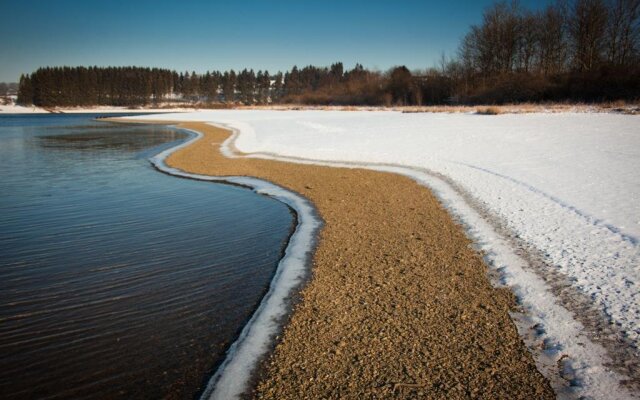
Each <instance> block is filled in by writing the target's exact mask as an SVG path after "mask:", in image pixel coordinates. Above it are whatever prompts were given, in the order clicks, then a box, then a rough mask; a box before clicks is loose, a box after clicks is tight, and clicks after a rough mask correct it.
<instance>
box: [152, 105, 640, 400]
mask: <svg viewBox="0 0 640 400" xmlns="http://www.w3.org/2000/svg"><path fill="white" fill-rule="evenodd" d="M146 118H150V119H160V118H161V119H166V120H174V121H175V120H184V121H203V122H210V123H214V124H222V125H225V126H228V127H231V128H234V129H236V130H237V131H238V132H239V134H237V135H236V136H237V137H235V142H234V145H235V146H236V147H237V148H238V149H239V150H240V151H242V152H245V153H249V155H250V156H252V157H265V158H278V159H288V160H290V161H294V162H312V163H324V164H330V165H342V166H351V167H356V166H357V167H366V168H372V169H379V170H384V171H391V172H396V173H399V174H403V175H409V176H411V177H413V178H414V179H416V180H417V181H419V182H421V183H422V184H425V185H427V186H429V187H430V188H432V189H433V190H434V192H435V193H436V195H438V196H439V198H440V199H441V200H442V202H443V203H444V204H445V206H447V207H448V208H449V209H450V210H451V211H452V212H453V213H454V214H455V215H456V216H458V217H459V218H460V219H461V220H462V221H463V222H464V223H465V224H466V225H467V226H468V228H469V234H470V235H471V236H472V237H473V238H474V239H475V242H476V243H477V244H478V245H479V246H480V247H481V249H482V250H484V251H485V252H486V253H487V258H488V260H489V262H490V264H491V266H492V268H494V269H495V270H498V271H500V273H501V275H502V277H503V280H504V283H506V284H508V285H509V286H511V287H512V288H513V289H514V291H515V293H516V294H517V295H518V297H519V299H520V301H521V302H522V305H523V307H524V308H525V309H526V311H527V313H528V315H529V316H530V318H531V319H532V321H533V322H535V324H536V326H538V328H537V329H538V330H539V331H540V332H541V333H540V335H541V338H542V339H543V340H544V343H545V347H546V348H547V350H545V351H546V352H547V353H551V355H552V356H553V357H555V359H556V360H557V361H558V364H559V365H560V364H563V365H564V364H567V365H570V369H572V370H573V371H572V372H571V374H570V375H574V376H572V377H570V378H567V380H569V381H570V383H571V385H572V386H571V388H570V391H572V392H574V393H575V394H576V395H578V396H586V397H591V398H631V397H636V396H637V393H633V392H632V391H631V390H629V389H628V388H627V387H625V386H624V384H623V383H621V381H624V380H626V379H627V377H626V376H625V374H624V371H623V372H620V370H621V369H620V368H618V369H617V370H616V369H613V368H612V367H611V364H615V363H612V360H611V355H612V352H611V350H612V348H611V346H610V347H608V348H606V349H605V348H604V347H603V346H602V345H601V341H602V340H601V339H602V337H598V335H597V334H593V333H592V332H590V331H589V329H588V328H587V327H585V326H584V325H583V324H582V322H581V321H584V318H582V317H583V316H582V315H580V314H581V310H580V308H578V307H574V308H572V305H571V301H569V302H567V301H566V299H565V300H563V301H564V302H563V301H561V300H560V298H559V297H558V294H557V291H554V290H553V287H552V286H553V282H552V279H551V278H553V277H557V276H562V277H564V278H566V279H565V281H566V282H564V283H563V284H564V285H566V286H567V287H568V288H569V289H570V290H573V291H575V292H576V293H577V294H578V295H579V296H580V297H584V298H585V299H587V300H588V301H589V302H592V303H593V307H594V308H596V309H597V310H600V311H601V312H602V313H603V314H604V315H606V318H608V321H605V325H606V324H610V325H611V329H612V330H619V331H620V332H622V335H623V336H624V338H623V339H624V340H623V341H621V342H620V343H616V344H614V346H618V347H620V348H622V350H624V351H626V352H627V354H625V356H626V357H627V360H626V361H631V362H636V361H637V360H638V347H639V344H640V290H639V289H640V286H639V285H640V244H639V238H640V202H638V200H637V199H639V198H640V180H638V175H637V174H638V171H640V120H638V117H635V116H625V115H612V114H526V115H501V116H478V115H461V114H401V113H395V112H322V111H292V112H283V111H208V112H199V113H189V114H180V115H162V116H149V117H146ZM226 148H227V150H226V151H227V152H228V153H231V150H232V149H231V147H230V145H227V146H226ZM304 160H307V161H304ZM505 232H508V233H510V234H509V235H506V234H505ZM508 236H511V237H508ZM518 243H521V244H523V246H524V247H523V248H519V247H518V246H517V244H518ZM523 253H526V254H524V255H523ZM536 257H537V258H538V259H539V261H540V262H539V263H538V264H540V265H538V266H537V267H535V268H534V267H533V266H532V262H531V259H533V258H536ZM581 318H582V319H581ZM565 355H566V356H567V357H564V356H565ZM616 361H617V362H618V364H623V363H620V360H616ZM623 361H625V360H623ZM618 366H619V367H624V365H618ZM631 368H633V367H631ZM622 369H624V368H622ZM631 372H633V371H632V370H631ZM636 373H637V371H636ZM633 379H636V380H637V376H634V377H632V379H631V380H633ZM636 383H637V382H636ZM565 389H566V388H562V387H558V386H556V390H559V391H561V390H565ZM566 393H568V392H565V394H566Z"/></svg>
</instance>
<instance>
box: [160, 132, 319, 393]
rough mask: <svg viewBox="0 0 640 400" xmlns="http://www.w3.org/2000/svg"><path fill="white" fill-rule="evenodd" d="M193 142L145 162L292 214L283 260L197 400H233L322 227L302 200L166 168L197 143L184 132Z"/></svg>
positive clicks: (305, 269)
mask: <svg viewBox="0 0 640 400" xmlns="http://www.w3.org/2000/svg"><path fill="white" fill-rule="evenodd" d="M188 132H190V133H192V134H193V135H194V137H193V138H192V139H190V140H188V141H186V142H184V143H182V144H180V145H178V146H175V147H172V148H170V149H167V150H164V151H162V152H161V153H159V154H157V155H156V156H154V157H152V158H151V159H150V161H151V163H152V164H153V165H154V166H155V167H156V168H158V169H159V170H160V171H162V172H165V173H168V174H171V175H174V176H178V177H182V178H189V179H196V180H201V181H210V182H220V183H230V184H234V185H240V186H244V187H248V188H251V189H253V190H254V191H255V192H256V193H259V194H262V195H267V196H270V197H273V198H275V199H277V200H279V201H281V202H283V203H285V204H287V205H288V206H289V207H291V208H292V209H293V210H295V212H296V214H297V225H296V227H295V230H294V232H293V234H292V235H291V237H290V238H289V243H288V245H287V247H286V249H285V252H284V256H283V257H282V259H281V260H280V262H279V263H278V267H277V269H276V273H275V275H274V277H273V279H272V280H271V283H270V286H269V290H268V291H267V293H266V294H265V296H264V297H263V299H262V301H261V302H260V305H259V306H258V308H257V309H256V311H255V312H254V313H253V315H252V317H251V319H250V320H249V322H247V324H246V325H245V326H244V328H243V329H242V332H241V333H240V335H239V337H238V338H237V339H236V341H235V342H234V343H233V344H232V345H231V347H230V348H229V350H228V351H227V355H226V358H225V360H224V361H223V362H222V364H221V365H220V366H219V367H218V369H217V371H216V372H215V374H214V375H213V377H212V378H211V379H210V380H209V383H208V384H207V387H206V389H205V391H204V392H203V394H202V396H201V398H202V399H233V398H239V397H240V396H241V395H242V394H243V393H244V392H245V391H247V390H248V389H249V383H250V381H251V378H252V376H253V374H254V373H255V371H256V368H257V367H258V361H259V360H260V359H261V358H262V357H264V356H265V355H266V354H267V353H268V352H269V350H270V346H271V343H272V341H273V339H274V337H275V336H276V334H277V333H278V332H279V330H280V327H281V321H282V320H283V318H285V317H286V315H287V312H288V309H289V307H288V306H289V303H290V302H289V299H290V297H291V296H292V295H293V293H294V291H295V290H296V289H297V288H299V287H300V285H301V284H302V283H303V282H304V280H305V278H306V277H307V276H308V274H309V265H310V264H311V263H310V260H311V255H312V254H313V251H314V248H315V238H316V237H317V233H318V231H319V229H320V227H321V225H322V223H321V220H320V219H319V218H318V217H317V213H316V211H315V208H314V206H313V205H312V204H311V203H310V202H309V201H308V200H307V199H305V198H303V197H302V196H300V195H298V194H296V193H294V192H291V191H289V190H286V189H284V188H282V187H280V186H278V185H275V184H273V183H270V182H267V181H263V180H260V179H256V178H249V177H242V176H237V177H215V176H208V175H198V174H189V173H186V172H184V171H181V170H179V169H176V168H172V167H169V166H168V165H167V164H166V163H165V159H166V158H167V157H168V156H169V155H170V154H171V153H173V152H175V151H177V150H179V149H181V148H184V147H186V146H189V145H191V144H192V143H193V142H195V141H197V140H199V139H200V138H202V134H201V133H199V132H196V131H188Z"/></svg>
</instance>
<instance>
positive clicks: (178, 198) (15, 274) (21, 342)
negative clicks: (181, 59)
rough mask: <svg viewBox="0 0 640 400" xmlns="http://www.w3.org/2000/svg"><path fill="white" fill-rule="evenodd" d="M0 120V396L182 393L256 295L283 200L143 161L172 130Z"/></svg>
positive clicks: (276, 253) (286, 220) (284, 219)
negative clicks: (172, 174)
mask: <svg viewBox="0 0 640 400" xmlns="http://www.w3.org/2000/svg"><path fill="white" fill-rule="evenodd" d="M19 121H20V119H15V118H12V119H4V118H0V172H1V173H2V176H3V179H2V180H0V193H1V195H0V354H2V357H0V393H2V397H3V398H9V399H22V398H132V397H133V398H160V397H167V398H190V397H193V396H194V395H195V394H196V393H198V391H199V390H200V387H201V385H203V384H204V383H206V378H207V375H208V374H209V373H210V372H211V371H212V369H213V367H214V366H215V365H216V363H217V362H219V360H220V359H221V357H222V356H223V354H224V351H225V349H226V347H227V346H228V344H229V343H230V342H232V341H233V339H234V337H235V335H236V334H237V333H238V332H239V330H240V329H241V327H242V325H243V324H244V322H245V321H246V320H247V319H248V318H249V316H250V314H251V312H252V311H253V309H254V307H255V306H256V304H258V302H259V301H260V298H261V296H262V294H263V293H264V292H265V291H266V288H267V286H268V282H269V281H270V279H271V276H272V274H273V272H274V270H275V266H276V264H277V261H278V260H279V258H280V252H281V251H282V248H283V245H284V242H285V240H286V238H287V237H288V234H289V232H290V230H291V229H292V222H293V221H292V217H291V215H290V213H289V210H288V209H287V207H286V206H284V205H283V204H281V203H279V202H276V201H274V200H271V199H269V198H265V197H262V196H257V195H255V194H254V193H251V192H249V191H247V190H244V189H240V188H236V187H231V186H225V185H219V184H211V183H206V182H196V181H190V180H182V179H178V178H174V177H170V176H166V175H164V174H161V173H158V172H156V171H154V170H153V169H152V168H151V167H150V166H149V164H148V162H147V161H146V159H144V158H140V155H141V154H149V153H150V150H149V148H155V149H158V148H160V147H166V146H168V145H169V143H170V142H172V141H174V140H176V139H177V138H181V137H184V136H183V134H181V133H177V132H176V131H174V130H171V129H168V128H165V127H160V126H120V125H112V124H106V123H97V122H93V121H91V119H90V118H88V117H87V116H78V117H69V116H60V117H58V116H49V117H48V118H43V117H35V118H30V117H23V120H22V123H19Z"/></svg>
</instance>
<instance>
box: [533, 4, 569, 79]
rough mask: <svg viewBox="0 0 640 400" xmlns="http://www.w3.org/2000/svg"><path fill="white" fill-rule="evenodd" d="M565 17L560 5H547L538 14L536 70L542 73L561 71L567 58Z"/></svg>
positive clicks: (548, 73)
mask: <svg viewBox="0 0 640 400" xmlns="http://www.w3.org/2000/svg"><path fill="white" fill-rule="evenodd" d="M565 26H566V24H565V18H564V15H563V12H562V6H561V5H559V4H558V5H551V6H548V7H547V8H546V9H545V10H544V11H542V12H541V13H540V14H538V24H537V27H538V39H539V43H538V45H539V48H538V51H539V53H538V60H537V61H538V70H539V71H540V72H541V73H542V74H543V75H550V74H555V73H558V72H561V71H562V70H564V68H565V66H566V65H565V64H566V59H567V41H566V32H565V31H566V30H565Z"/></svg>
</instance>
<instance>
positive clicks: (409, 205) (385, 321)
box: [145, 121, 555, 399]
mask: <svg viewBox="0 0 640 400" xmlns="http://www.w3.org/2000/svg"><path fill="white" fill-rule="evenodd" d="M145 122H148V121H145ZM165 123H166V122H165ZM178 126H179V127H181V128H184V129H190V130H194V131H197V132H200V133H202V134H203V138H202V139H201V140H198V141H196V142H195V143H194V144H192V145H190V146H187V147H184V148H182V149H180V150H178V151H176V152H174V153H173V154H171V155H170V156H169V157H168V158H167V159H166V163H167V165H169V166H170V167H173V168H178V169H181V170H183V171H188V172H190V173H194V174H202V175H215V176H251V177H256V178H260V179H264V180H267V181H270V182H274V183H276V184H278V185H281V186H283V187H286V188H288V189H290V190H293V191H294V192H297V193H299V194H301V195H303V196H304V197H306V198H307V199H309V200H310V201H311V202H312V203H313V204H314V205H315V206H316V208H317V210H318V212H319V213H320V216H321V217H322V219H323V220H324V222H325V226H324V228H323V230H322V232H321V234H320V238H319V244H318V248H317V251H316V254H315V256H314V257H313V266H312V268H313V269H312V273H313V276H312V279H311V280H310V281H309V283H308V284H307V286H306V287H305V288H304V289H303V290H302V292H301V293H300V297H301V301H300V302H299V303H297V304H296V306H295V309H294V310H293V312H292V315H291V317H290V320H289V322H288V323H287V324H286V326H285V328H284V331H283V332H282V334H281V335H280V336H279V337H278V338H277V343H276V345H275V350H274V351H273V353H272V355H271V356H270V357H269V359H268V360H266V361H265V362H264V363H263V365H262V372H261V374H260V379H259V382H258V384H257V385H256V388H255V389H254V392H253V396H254V397H256V398H274V399H302V398H354V399H355V398H413V397H423V396H424V397H426V398H510V399H517V398H522V399H531V398H554V397H555V395H554V393H553V391H552V389H551V387H550V385H549V383H548V381H547V380H546V379H545V378H544V377H543V376H542V375H541V374H540V373H539V372H538V371H537V370H536V367H535V363H534V360H533V358H532V356H531V354H530V353H529V352H528V351H527V349H526V346H525V344H524V342H523V341H522V339H521V338H520V337H519V335H518V332H517V330H516V327H515V325H514V323H513V321H512V320H511V318H510V317H509V311H510V310H513V309H514V307H515V298H514V296H513V294H512V293H511V292H510V291H509V290H507V289H499V288H494V287H493V286H492V285H491V284H490V282H489V278H488V277H487V267H486V265H485V264H484V262H483V261H482V258H481V256H480V255H479V254H478V253H477V252H476V251H475V250H473V249H472V247H471V242H470V240H469V239H468V238H467V237H466V235H465V233H464V230H463V228H462V227H461V226H459V225H457V224H456V223H455V222H454V221H453V220H452V218H451V217H450V216H449V214H448V213H447V212H446V210H445V209H444V208H443V207H442V206H441V204H440V203H439V202H438V201H437V199H436V198H435V197H434V196H433V195H432V194H431V193H430V191H429V190H428V189H426V188H425V187H423V186H420V185H418V184H416V183H415V182H414V181H413V180H412V179H410V178H407V177H402V176H398V175H395V174H390V173H385V172H376V171H371V170H365V169H351V168H330V167H323V166H314V165H300V164H293V163H286V162H281V161H273V160H263V159H251V158H233V159H230V158H226V157H223V156H222V155H221V154H220V148H219V147H220V145H221V144H222V143H223V142H224V141H225V139H227V138H228V137H229V135H230V132H229V131H227V130H224V129H221V128H217V127H213V126H211V125H208V124H204V123H182V124H180V125H178Z"/></svg>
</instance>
